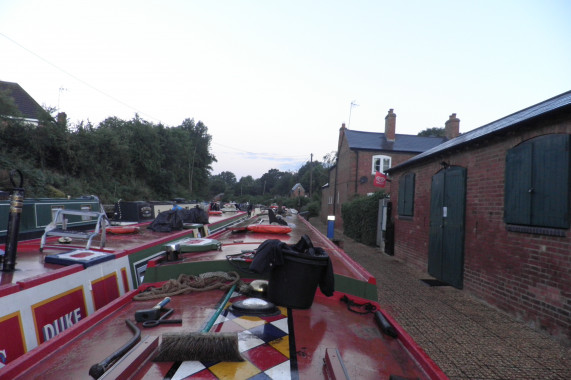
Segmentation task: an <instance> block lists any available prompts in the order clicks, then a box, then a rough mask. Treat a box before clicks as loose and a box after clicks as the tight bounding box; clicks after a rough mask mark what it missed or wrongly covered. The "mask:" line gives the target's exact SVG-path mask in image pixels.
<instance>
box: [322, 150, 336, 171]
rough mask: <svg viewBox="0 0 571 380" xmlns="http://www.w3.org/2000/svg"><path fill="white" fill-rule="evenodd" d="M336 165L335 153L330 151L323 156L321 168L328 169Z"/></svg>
mask: <svg viewBox="0 0 571 380" xmlns="http://www.w3.org/2000/svg"><path fill="white" fill-rule="evenodd" d="M336 163H337V151H332V152H329V153H327V154H326V155H325V156H323V167H324V168H326V169H329V168H330V167H332V166H333V165H335V164H336Z"/></svg>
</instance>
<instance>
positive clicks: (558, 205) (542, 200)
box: [504, 134, 571, 228]
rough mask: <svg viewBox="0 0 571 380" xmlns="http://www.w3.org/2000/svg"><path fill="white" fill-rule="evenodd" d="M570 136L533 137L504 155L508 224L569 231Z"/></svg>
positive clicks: (505, 206)
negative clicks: (566, 229)
mask: <svg viewBox="0 0 571 380" xmlns="http://www.w3.org/2000/svg"><path fill="white" fill-rule="evenodd" d="M570 146H571V135H568V134H566V135H565V134H553V135H545V136H540V137H536V138H534V139H532V140H529V141H527V142H524V143H522V144H521V145H518V146H516V147H514V148H512V149H510V150H509V151H508V152H507V155H506V174H505V186H504V189H505V203H504V216H505V222H506V223H507V224H519V225H527V226H536V227H551V228H569V226H570V216H569V207H570V203H569V196H570V185H569V182H570V170H571V169H570V168H571V155H570V153H569V150H570Z"/></svg>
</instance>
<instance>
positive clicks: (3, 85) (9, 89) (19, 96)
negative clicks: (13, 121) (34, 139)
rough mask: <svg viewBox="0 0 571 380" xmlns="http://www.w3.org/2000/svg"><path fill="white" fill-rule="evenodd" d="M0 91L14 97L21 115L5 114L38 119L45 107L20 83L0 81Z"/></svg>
mask: <svg viewBox="0 0 571 380" xmlns="http://www.w3.org/2000/svg"><path fill="white" fill-rule="evenodd" d="M0 91H3V92H5V93H6V94H7V95H8V96H10V97H12V99H14V104H15V105H16V107H17V108H18V110H19V111H20V113H21V115H4V116H16V117H23V118H25V119H33V120H38V119H39V118H40V116H41V114H42V112H44V109H43V108H42V107H41V106H40V105H39V104H38V103H37V102H36V101H35V100H34V98H32V97H31V96H30V95H29V94H28V93H27V92H26V91H25V90H24V89H23V88H22V87H20V85H19V84H18V83H12V82H2V81H0Z"/></svg>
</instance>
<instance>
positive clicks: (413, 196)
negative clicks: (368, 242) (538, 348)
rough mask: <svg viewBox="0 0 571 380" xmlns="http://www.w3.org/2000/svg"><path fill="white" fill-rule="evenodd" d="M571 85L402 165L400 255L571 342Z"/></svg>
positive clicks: (397, 168) (398, 172) (398, 175)
mask: <svg viewBox="0 0 571 380" xmlns="http://www.w3.org/2000/svg"><path fill="white" fill-rule="evenodd" d="M570 146H571V91H570V92H567V93H564V94H561V95H559V96H556V97H554V98H552V99H549V100H546V101H544V102H542V103H539V104H536V105H534V106H531V107H529V108H526V109H524V110H522V111H519V112H516V113H514V114H511V115H509V116H506V117H504V118H502V119H500V120H497V121H494V122H492V123H490V124H487V125H484V126H482V127H480V128H478V129H475V130H472V131H470V132H467V133H465V134H463V135H461V136H460V137H457V138H455V139H452V140H450V141H447V142H445V143H443V144H442V145H439V146H437V147H435V148H432V149H430V150H427V151H425V152H424V153H422V154H420V155H418V156H415V157H413V158H411V159H410V160H408V161H406V162H402V163H399V164H397V165H394V166H393V167H392V168H390V169H389V170H388V172H389V174H390V175H391V178H392V182H391V183H390V192H391V201H392V203H393V219H394V223H395V225H394V227H395V235H394V241H395V247H394V253H395V257H398V258H400V259H401V260H403V261H405V262H406V263H407V264H408V265H411V266H415V267H417V268H420V269H421V270H424V271H427V272H428V274H430V275H431V276H432V277H434V278H436V279H438V280H441V281H443V282H445V283H448V284H451V285H453V286H455V287H457V288H462V289H464V290H465V291H468V292H470V293H472V294H474V295H475V296H477V297H479V298H480V299H483V300H485V301H486V302H488V303H490V304H492V305H494V306H496V307H498V308H500V309H502V310H504V311H506V312H509V313H511V314H512V315H514V316H516V317H518V318H520V319H522V320H525V321H527V322H528V323H530V324H531V325H533V326H535V327H536V328H541V329H544V330H547V331H549V332H550V333H551V334H553V335H554V336H556V337H557V338H559V339H561V340H562V341H565V342H567V343H569V342H570V341H571V231H570V219H571V216H570V214H571V206H570V203H571V202H570V196H571V190H570V187H571V179H570V178H571V174H570V173H571V154H570Z"/></svg>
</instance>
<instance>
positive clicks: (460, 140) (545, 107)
mask: <svg viewBox="0 0 571 380" xmlns="http://www.w3.org/2000/svg"><path fill="white" fill-rule="evenodd" d="M566 107H571V91H568V92H565V93H563V94H561V95H558V96H555V97H553V98H550V99H547V100H545V101H543V102H540V103H538V104H535V105H533V106H530V107H527V108H524V109H523V110H521V111H517V112H514V113H512V114H510V115H508V116H505V117H503V118H501V119H498V120H496V121H493V122H491V123H488V124H485V125H483V126H481V127H479V128H476V129H473V130H471V131H469V132H466V133H465V134H463V135H460V136H458V137H456V138H454V139H452V140H448V141H445V142H444V143H442V144H440V145H438V146H435V147H434V148H432V149H429V150H427V151H425V152H423V153H421V154H419V155H417V156H414V157H412V158H410V159H408V160H407V161H405V162H403V163H401V164H399V165H397V166H393V167H392V168H390V169H388V170H387V172H388V173H390V172H393V171H395V170H400V169H403V168H405V167H408V166H410V165H413V164H414V163H416V162H417V161H421V160H423V159H426V158H429V157H433V156H436V155H437V154H440V153H444V152H448V151H449V150H452V149H456V148H460V147H463V146H465V145H468V144H471V143H473V142H475V141H479V140H481V139H484V138H487V137H489V136H492V135H495V134H497V133H501V132H504V131H506V130H509V129H511V128H514V127H516V126H518V125H520V124H522V123H524V122H528V121H530V120H533V119H536V118H539V117H542V116H545V115H547V114H550V113H553V112H556V111H559V110H561V109H564V108H566Z"/></svg>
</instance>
